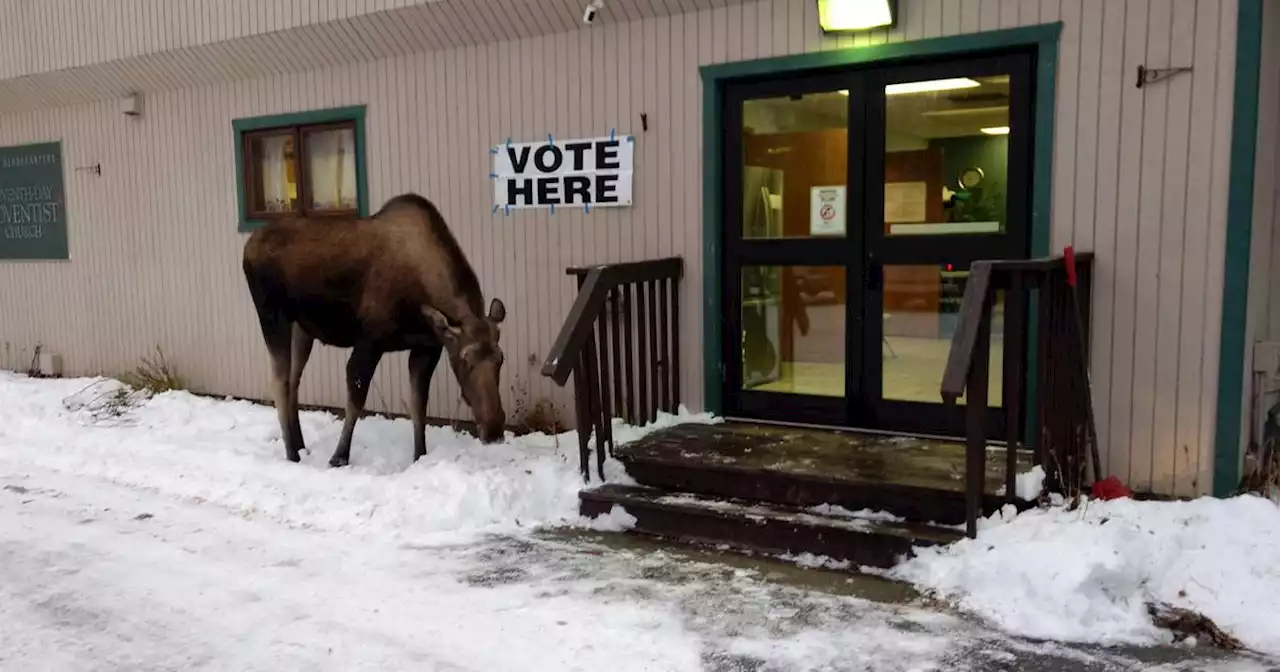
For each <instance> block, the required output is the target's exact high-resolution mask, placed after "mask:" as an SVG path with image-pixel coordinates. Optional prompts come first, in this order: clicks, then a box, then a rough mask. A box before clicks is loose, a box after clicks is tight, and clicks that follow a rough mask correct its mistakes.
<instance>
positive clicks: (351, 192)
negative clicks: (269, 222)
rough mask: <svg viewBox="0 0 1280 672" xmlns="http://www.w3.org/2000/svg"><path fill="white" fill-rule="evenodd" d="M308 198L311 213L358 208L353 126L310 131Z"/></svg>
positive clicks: (307, 142)
mask: <svg viewBox="0 0 1280 672" xmlns="http://www.w3.org/2000/svg"><path fill="white" fill-rule="evenodd" d="M305 138H306V139H305V142H306V145H307V153H306V156H307V177H308V181H307V198H308V200H309V201H310V202H309V203H308V204H307V208H308V209H310V210H355V209H356V152H355V146H356V134H355V130H354V129H352V128H351V127H349V126H348V127H338V128H325V129H318V130H313V131H308V132H307V133H306V134H305Z"/></svg>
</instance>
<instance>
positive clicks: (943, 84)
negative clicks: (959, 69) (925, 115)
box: [884, 77, 982, 96]
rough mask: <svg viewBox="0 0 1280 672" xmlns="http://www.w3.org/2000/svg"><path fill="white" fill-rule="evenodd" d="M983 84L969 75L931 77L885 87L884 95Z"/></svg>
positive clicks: (944, 89) (961, 87)
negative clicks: (921, 80) (945, 77)
mask: <svg viewBox="0 0 1280 672" xmlns="http://www.w3.org/2000/svg"><path fill="white" fill-rule="evenodd" d="M978 86H982V85H981V84H979V83H977V82H976V81H974V80H972V79H969V78H968V77H952V78H949V79H930V80H927V81H923V82H902V83H900V84H889V85H886V86H885V87H884V95H886V96H899V95H902V94H904V93H929V92H931V91H955V90H956V89H972V88H975V87H978Z"/></svg>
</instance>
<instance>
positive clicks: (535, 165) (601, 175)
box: [491, 135, 635, 209]
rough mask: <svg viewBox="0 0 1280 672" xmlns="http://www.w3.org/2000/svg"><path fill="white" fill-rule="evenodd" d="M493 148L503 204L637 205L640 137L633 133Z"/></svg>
mask: <svg viewBox="0 0 1280 672" xmlns="http://www.w3.org/2000/svg"><path fill="white" fill-rule="evenodd" d="M493 149H494V150H496V151H493V152H491V153H492V154H493V175H492V178H493V204H494V205H495V206H497V207H498V208H510V209H519V208H549V207H552V206H557V207H576V208H581V207H585V206H590V207H592V208H610V207H615V208H616V207H622V206H629V205H631V177H632V170H633V164H634V158H635V141H634V140H633V139H631V138H629V137H628V136H625V135H616V136H614V137H613V138H609V137H602V138H588V139H584V140H559V139H549V140H545V141H542V142H522V143H519V144H515V143H513V144H511V145H507V144H505V143H504V144H501V145H496V146H495V147H494V148H493Z"/></svg>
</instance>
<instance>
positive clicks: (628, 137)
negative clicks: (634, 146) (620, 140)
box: [627, 135, 636, 142]
mask: <svg viewBox="0 0 1280 672" xmlns="http://www.w3.org/2000/svg"><path fill="white" fill-rule="evenodd" d="M635 141H636V136H634V135H628V136H627V142H635Z"/></svg>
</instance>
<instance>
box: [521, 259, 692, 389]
mask: <svg viewBox="0 0 1280 672" xmlns="http://www.w3.org/2000/svg"><path fill="white" fill-rule="evenodd" d="M566 272H567V273H568V274H569V275H575V276H578V277H579V278H580V279H581V282H582V287H581V288H580V289H579V290H578V298H577V299H576V300H574V302H573V308H571V309H570V310H569V316H568V317H567V318H565V321H564V326H563V327H561V328H560V333H559V335H557V336H556V340H555V343H553V344H552V345H551V354H550V355H548V356H547V360H546V362H545V363H544V364H543V365H542V375H544V376H547V377H548V378H550V379H552V380H554V381H556V384H557V385H564V384H565V382H567V381H568V380H569V374H570V373H572V372H573V367H574V364H575V363H576V361H577V358H578V357H579V356H580V355H581V354H582V346H583V343H584V342H585V341H586V340H587V336H588V335H589V334H590V333H591V331H592V329H594V328H595V322H596V320H597V319H598V318H599V317H600V309H601V308H602V307H603V306H604V303H605V300H606V299H607V298H608V297H609V292H610V290H612V289H613V288H615V287H617V286H619V285H624V284H628V283H634V282H647V281H650V280H664V279H668V278H674V279H676V280H679V279H681V278H682V277H683V276H684V259H683V258H682V257H667V258H665V259H654V260H652V261H631V262H624V263H619V264H601V265H598V266H592V267H589V268H569V269H567V271H566ZM584 276H585V277H584Z"/></svg>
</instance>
